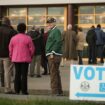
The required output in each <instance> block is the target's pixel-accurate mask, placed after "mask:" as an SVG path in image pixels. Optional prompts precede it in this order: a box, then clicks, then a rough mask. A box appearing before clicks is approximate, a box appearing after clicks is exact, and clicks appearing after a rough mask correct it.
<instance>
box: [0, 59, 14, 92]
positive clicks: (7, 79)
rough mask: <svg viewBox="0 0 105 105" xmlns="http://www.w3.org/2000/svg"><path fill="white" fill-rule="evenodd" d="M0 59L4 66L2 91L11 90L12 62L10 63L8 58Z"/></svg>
mask: <svg viewBox="0 0 105 105" xmlns="http://www.w3.org/2000/svg"><path fill="white" fill-rule="evenodd" d="M0 61H2V62H3V67H4V87H5V89H4V91H5V92H9V91H11V73H12V68H13V63H11V61H10V59H9V58H0Z"/></svg>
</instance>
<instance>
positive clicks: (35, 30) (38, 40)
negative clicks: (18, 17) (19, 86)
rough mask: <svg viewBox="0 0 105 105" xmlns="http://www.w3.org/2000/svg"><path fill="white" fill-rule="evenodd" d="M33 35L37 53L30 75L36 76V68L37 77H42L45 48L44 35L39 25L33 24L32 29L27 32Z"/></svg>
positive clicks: (31, 65)
mask: <svg viewBox="0 0 105 105" xmlns="http://www.w3.org/2000/svg"><path fill="white" fill-rule="evenodd" d="M27 34H28V35H30V36H31V38H32V40H33V43H34V45H35V54H34V57H33V60H32V62H31V64H30V76H31V77H33V76H34V69H35V70H36V77H41V73H40V66H41V54H42V52H43V50H44V43H43V37H42V35H41V33H40V32H39V27H37V26H33V27H32V30H31V31H29V32H28V33H27Z"/></svg>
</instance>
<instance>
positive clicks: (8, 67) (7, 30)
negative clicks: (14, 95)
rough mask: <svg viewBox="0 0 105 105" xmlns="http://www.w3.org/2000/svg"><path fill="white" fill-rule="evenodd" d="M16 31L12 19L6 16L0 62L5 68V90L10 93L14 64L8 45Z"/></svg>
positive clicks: (0, 39) (0, 40) (0, 33)
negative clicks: (11, 22)
mask: <svg viewBox="0 0 105 105" xmlns="http://www.w3.org/2000/svg"><path fill="white" fill-rule="evenodd" d="M16 33H17V32H16V31H15V30H14V29H13V28H12V26H11V24H10V20H9V19H8V18H7V17H4V18H3V20H2V25H1V26H0V63H3V68H4V83H5V84H4V86H5V89H4V91H5V93H8V94H10V93H11V72H12V66H13V64H12V63H11V61H10V59H9V50H8V45H9V42H10V39H11V38H12V36H13V35H15V34H16ZM1 71H3V70H1Z"/></svg>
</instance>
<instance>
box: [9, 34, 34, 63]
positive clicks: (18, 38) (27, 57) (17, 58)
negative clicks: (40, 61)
mask: <svg viewBox="0 0 105 105" xmlns="http://www.w3.org/2000/svg"><path fill="white" fill-rule="evenodd" d="M34 50H35V48H34V44H33V42H32V39H31V37H29V36H27V35H26V34H23V33H19V34H17V35H15V36H14V37H12V39H11V40H10V44H9V55H10V58H11V60H12V62H20V63H21V62H27V63H29V62H31V61H32V57H33V55H34Z"/></svg>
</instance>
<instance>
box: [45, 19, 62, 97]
mask: <svg viewBox="0 0 105 105" xmlns="http://www.w3.org/2000/svg"><path fill="white" fill-rule="evenodd" d="M47 25H48V27H49V28H50V31H49V34H48V39H47V43H46V56H47V58H48V65H49V69H50V78H51V90H52V94H53V95H57V96H60V95H62V94H63V91H62V84H61V77H60V71H59V66H60V62H61V56H62V36H61V32H60V30H59V29H58V28H57V26H56V19H54V18H49V19H48V20H47Z"/></svg>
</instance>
